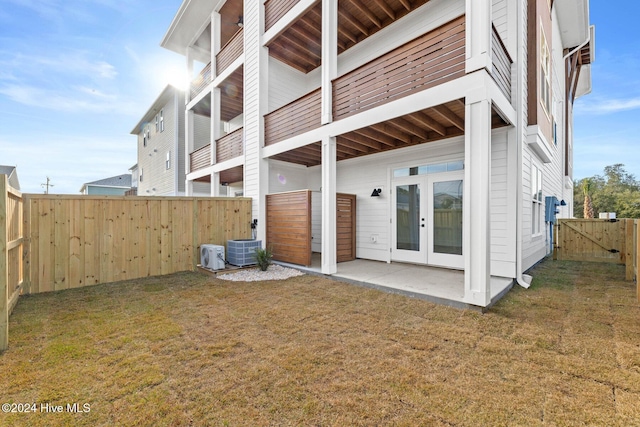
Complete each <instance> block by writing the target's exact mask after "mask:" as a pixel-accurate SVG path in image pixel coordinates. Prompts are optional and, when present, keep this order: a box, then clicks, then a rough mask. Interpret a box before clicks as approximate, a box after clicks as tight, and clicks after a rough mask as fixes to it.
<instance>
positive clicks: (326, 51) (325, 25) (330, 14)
mask: <svg viewBox="0 0 640 427" xmlns="http://www.w3.org/2000/svg"><path fill="white" fill-rule="evenodd" d="M337 74H338V0H322V101H321V103H322V119H321V123H322V124H323V125H324V124H327V123H331V122H332V121H333V114H332V111H333V87H332V84H331V81H332V80H333V79H335V78H336V76H337Z"/></svg>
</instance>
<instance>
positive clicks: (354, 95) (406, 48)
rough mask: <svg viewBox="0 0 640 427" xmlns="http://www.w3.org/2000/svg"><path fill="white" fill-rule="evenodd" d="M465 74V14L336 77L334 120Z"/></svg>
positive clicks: (334, 83) (334, 86) (334, 85)
mask: <svg viewBox="0 0 640 427" xmlns="http://www.w3.org/2000/svg"><path fill="white" fill-rule="evenodd" d="M464 74H465V17H464V16H462V17H460V18H458V19H455V20H453V21H451V22H449V23H447V24H445V25H443V26H441V27H439V28H437V29H436V30H433V31H431V32H429V33H427V34H425V35H423V36H420V37H418V38H416V39H414V40H413V41H411V42H409V43H407V44H405V45H403V46H401V47H399V48H397V49H395V50H393V51H391V52H389V53H387V54H385V55H382V56H381V57H379V58H377V59H375V60H373V61H371V62H369V63H367V64H365V65H363V66H362V67H360V68H357V69H356V70H354V71H352V72H350V73H347V74H345V75H344V76H342V77H339V78H338V79H336V80H334V82H333V117H334V120H339V119H342V118H345V117H348V116H351V115H354V114H357V113H359V112H361V111H365V110H368V109H371V108H374V107H377V106H380V105H383V104H386V103H388V102H391V101H394V100H396V99H399V98H402V97H404V96H407V95H410V94H413V93H415V92H417V91H421V90H425V89H428V88H430V87H433V86H436V85H439V84H442V83H445V82H447V81H450V80H453V79H456V78H459V77H462V76H464Z"/></svg>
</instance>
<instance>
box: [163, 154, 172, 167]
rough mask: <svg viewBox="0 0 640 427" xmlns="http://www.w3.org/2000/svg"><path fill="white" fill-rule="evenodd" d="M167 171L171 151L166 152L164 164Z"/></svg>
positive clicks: (169, 165) (169, 164)
mask: <svg viewBox="0 0 640 427" xmlns="http://www.w3.org/2000/svg"><path fill="white" fill-rule="evenodd" d="M164 165H165V167H166V169H167V170H169V169H171V151H167V159H166V160H165V162H164Z"/></svg>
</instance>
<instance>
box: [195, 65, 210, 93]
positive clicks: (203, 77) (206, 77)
mask: <svg viewBox="0 0 640 427" xmlns="http://www.w3.org/2000/svg"><path fill="white" fill-rule="evenodd" d="M209 83H211V62H209V63H208V64H207V65H206V66H205V67H204V68H203V69H202V71H200V73H199V74H198V76H197V77H196V78H195V79H193V80H191V92H190V94H191V99H193V98H195V97H196V96H198V94H199V93H200V92H202V91H203V90H204V88H206V87H207V85H208V84H209Z"/></svg>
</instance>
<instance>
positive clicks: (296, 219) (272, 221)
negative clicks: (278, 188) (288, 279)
mask: <svg viewBox="0 0 640 427" xmlns="http://www.w3.org/2000/svg"><path fill="white" fill-rule="evenodd" d="M266 201H267V206H266V213H267V225H266V236H267V242H266V244H267V246H268V247H270V248H271V249H272V251H273V259H274V260H276V261H283V262H290V263H292V264H298V265H306V266H308V265H311V191H310V190H302V191H292V192H288V193H278V194H269V195H267V197H266Z"/></svg>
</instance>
